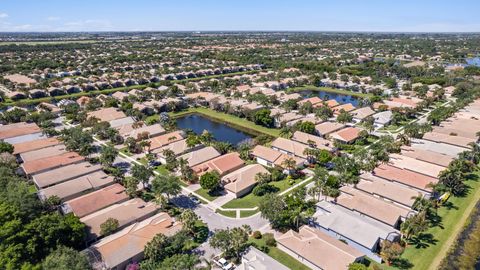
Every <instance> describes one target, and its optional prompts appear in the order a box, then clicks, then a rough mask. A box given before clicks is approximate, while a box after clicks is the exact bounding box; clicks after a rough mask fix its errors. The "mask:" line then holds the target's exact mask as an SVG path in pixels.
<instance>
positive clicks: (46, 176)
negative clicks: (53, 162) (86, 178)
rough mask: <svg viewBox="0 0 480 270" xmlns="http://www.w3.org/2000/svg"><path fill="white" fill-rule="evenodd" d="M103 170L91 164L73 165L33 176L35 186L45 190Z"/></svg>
mask: <svg viewBox="0 0 480 270" xmlns="http://www.w3.org/2000/svg"><path fill="white" fill-rule="evenodd" d="M101 169H102V166H100V165H92V164H90V163H89V162H86V161H85V162H81V163H77V164H71V165H67V166H63V167H60V168H56V169H52V170H49V171H46V172H41V173H37V174H34V175H33V176H32V178H33V181H34V182H35V184H36V185H37V186H38V187H40V188H44V187H47V186H50V185H54V184H58V183H61V182H64V181H67V180H70V179H74V178H77V177H80V176H82V175H86V174H89V173H92V172H95V171H99V170H101Z"/></svg>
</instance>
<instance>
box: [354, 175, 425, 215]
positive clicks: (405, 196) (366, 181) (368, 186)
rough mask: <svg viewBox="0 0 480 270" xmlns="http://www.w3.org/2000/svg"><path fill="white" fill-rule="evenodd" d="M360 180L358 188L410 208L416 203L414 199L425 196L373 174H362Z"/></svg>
mask: <svg viewBox="0 0 480 270" xmlns="http://www.w3.org/2000/svg"><path fill="white" fill-rule="evenodd" d="M360 178H361V180H360V182H358V184H357V185H356V186H355V187H356V188H358V189H360V190H363V191H365V192H367V193H370V194H371V195H377V196H380V197H383V198H387V199H389V200H392V201H395V202H398V203H401V204H403V205H405V206H408V207H411V206H412V205H413V203H414V202H415V199H414V197H416V196H418V195H423V194H424V193H422V192H420V191H418V190H415V189H412V188H409V187H407V186H404V185H399V184H398V183H395V182H391V181H388V180H385V179H382V178H380V177H376V176H374V175H372V174H371V173H365V174H362V175H361V176H360Z"/></svg>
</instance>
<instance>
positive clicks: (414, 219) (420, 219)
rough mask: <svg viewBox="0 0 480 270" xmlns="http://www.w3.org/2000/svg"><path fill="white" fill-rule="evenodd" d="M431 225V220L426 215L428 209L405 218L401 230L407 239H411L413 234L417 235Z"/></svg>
mask: <svg viewBox="0 0 480 270" xmlns="http://www.w3.org/2000/svg"><path fill="white" fill-rule="evenodd" d="M428 227H429V221H428V219H427V217H426V211H421V212H419V213H418V214H416V215H413V216H411V217H409V218H407V219H406V220H405V222H403V223H402V225H400V232H401V233H402V236H403V237H404V238H405V239H407V240H408V239H410V237H412V236H417V235H419V234H420V233H422V232H424V231H426V230H427V229H428Z"/></svg>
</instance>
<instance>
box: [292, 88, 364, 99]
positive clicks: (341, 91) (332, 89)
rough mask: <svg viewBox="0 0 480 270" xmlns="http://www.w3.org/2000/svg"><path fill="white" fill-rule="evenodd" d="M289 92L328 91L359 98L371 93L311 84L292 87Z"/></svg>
mask: <svg viewBox="0 0 480 270" xmlns="http://www.w3.org/2000/svg"><path fill="white" fill-rule="evenodd" d="M288 91H289V92H301V91H323V92H328V93H335V94H340V95H348V96H353V97H360V98H368V97H372V96H373V95H372V94H368V93H360V92H353V91H349V90H343V89H337V88H331V87H320V86H313V85H305V86H301V87H293V88H289V89H288Z"/></svg>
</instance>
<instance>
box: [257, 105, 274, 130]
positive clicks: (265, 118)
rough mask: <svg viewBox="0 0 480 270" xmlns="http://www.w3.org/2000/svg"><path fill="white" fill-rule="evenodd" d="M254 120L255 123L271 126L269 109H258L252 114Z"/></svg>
mask: <svg viewBox="0 0 480 270" xmlns="http://www.w3.org/2000/svg"><path fill="white" fill-rule="evenodd" d="M253 119H254V122H255V124H257V125H261V126H265V127H271V126H273V118H272V117H271V116H270V110H269V109H260V110H258V111H256V112H255V114H254V117H253Z"/></svg>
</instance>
